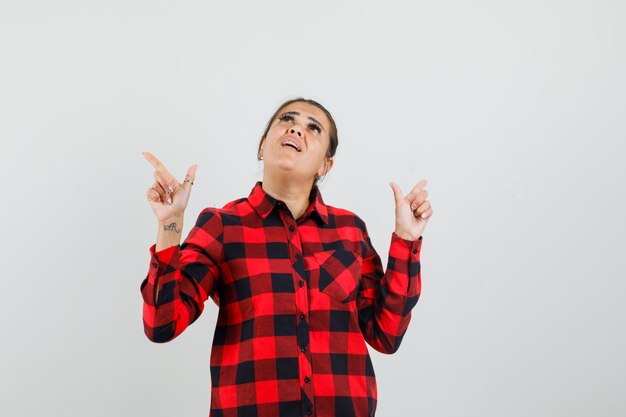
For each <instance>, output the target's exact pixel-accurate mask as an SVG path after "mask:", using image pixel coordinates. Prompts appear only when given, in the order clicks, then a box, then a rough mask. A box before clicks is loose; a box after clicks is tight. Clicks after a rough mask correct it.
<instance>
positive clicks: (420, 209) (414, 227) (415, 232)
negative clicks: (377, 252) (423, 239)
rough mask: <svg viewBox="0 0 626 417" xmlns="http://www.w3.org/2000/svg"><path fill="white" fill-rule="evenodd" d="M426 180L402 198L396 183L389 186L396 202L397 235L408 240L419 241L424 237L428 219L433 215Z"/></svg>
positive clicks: (421, 181)
mask: <svg viewBox="0 0 626 417" xmlns="http://www.w3.org/2000/svg"><path fill="white" fill-rule="evenodd" d="M426 184H427V181H426V180H425V179H422V180H420V181H419V182H418V183H417V185H416V186H415V187H413V189H412V190H411V192H409V193H408V194H407V195H406V196H404V197H403V196H402V191H401V190H400V187H399V186H398V184H396V183H395V182H390V183H389V185H390V186H391V189H392V190H393V196H394V198H395V200H396V230H395V233H396V234H397V235H398V236H400V237H401V238H403V239H406V240H417V239H419V238H420V236H422V233H423V232H424V228H425V227H426V223H428V219H429V218H430V216H431V215H432V214H433V209H432V208H430V202H429V201H428V200H426V197H427V196H428V191H426V190H424V189H423V188H424V187H425V186H426Z"/></svg>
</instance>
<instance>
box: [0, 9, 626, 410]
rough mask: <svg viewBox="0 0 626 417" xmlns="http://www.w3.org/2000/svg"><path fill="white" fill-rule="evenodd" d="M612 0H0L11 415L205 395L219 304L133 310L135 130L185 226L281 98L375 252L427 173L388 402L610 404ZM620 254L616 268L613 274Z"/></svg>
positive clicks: (621, 367)
mask: <svg viewBox="0 0 626 417" xmlns="http://www.w3.org/2000/svg"><path fill="white" fill-rule="evenodd" d="M625 12H626V3H624V2H623V1H621V0H620V1H555V0H549V1H546V0H542V1H528V0H526V1H521V0H518V1H511V0H504V1H501V0H500V1H495V0H494V1H473V2H468V1H449V0H443V1H436V2H432V1H429V2H426V1H411V2H408V1H407V2H397V1H385V2H381V1H377V2H364V1H358V2H357V1H350V2H340V1H333V2H330V1H328V2H327V1H315V2H276V1H263V2H253V1H249V2H230V3H229V2H209V1H179V2H174V1H154V0H152V1H106V2H105V1H54V2H50V1H19V2H18V1H7V0H2V1H1V3H0V141H1V148H0V158H1V160H0V168H1V170H2V171H1V172H0V174H1V178H2V187H1V190H2V191H1V195H2V199H1V200H0V201H1V204H0V207H1V210H2V219H3V220H4V222H3V224H2V231H3V234H2V236H3V239H2V243H1V245H2V247H1V248H0V249H1V250H0V256H1V257H2V259H1V264H0V265H1V267H2V271H1V272H0V277H1V282H0V283H1V289H0V308H1V309H2V310H1V311H0V328H1V334H2V337H1V342H0V348H1V352H0V414H2V415H3V416H15V417H17V416H36V415H40V416H81V417H82V416H91V417H96V416H113V415H115V416H146V417H147V416H150V417H158V416H172V415H177V416H182V415H185V416H206V415H207V414H208V409H209V402H210V397H209V396H210V375H209V354H210V347H211V341H212V336H213V329H214V325H215V318H216V316H217V307H216V306H215V305H214V304H213V303H212V302H210V301H209V302H208V303H207V305H206V309H205V311H204V313H203V315H202V316H201V317H200V319H199V320H198V321H197V322H196V323H194V324H193V325H192V326H191V327H189V328H188V329H187V330H186V331H185V333H184V334H182V335H181V336H179V337H178V338H177V339H175V340H174V341H172V342H170V343H167V344H154V343H152V342H150V341H149V340H148V339H147V338H146V337H145V335H144V333H143V326H142V320H141V317H142V316H141V307H142V299H141V295H140V292H139V285H140V283H141V281H142V280H143V279H144V278H145V275H146V273H147V271H148V266H149V255H148V248H149V247H150V245H152V244H153V243H154V241H155V239H156V232H157V228H156V220H155V218H154V215H153V213H152V211H151V209H150V207H149V205H148V203H147V201H146V196H145V195H146V190H147V189H148V187H149V186H150V185H152V183H153V182H154V179H153V177H152V172H153V168H152V167H151V165H150V164H149V163H148V162H147V161H146V160H145V159H144V158H143V156H142V155H141V152H142V151H150V152H152V153H154V154H155V155H156V156H157V157H159V158H160V159H161V160H162V161H163V163H164V164H165V165H166V166H167V167H168V168H169V169H170V171H171V172H173V173H174V174H175V175H177V176H178V177H179V180H180V181H182V179H183V177H184V174H185V172H186V170H187V168H188V167H189V166H190V165H191V164H193V163H198V164H199V165H198V171H197V177H196V183H195V185H194V189H193V193H192V195H191V200H190V203H189V206H188V209H187V211H186V219H185V226H184V232H183V233H184V235H185V236H186V235H187V233H188V231H189V229H190V228H191V226H192V225H193V222H194V221H195V220H196V217H197V215H198V214H199V212H200V211H201V210H202V209H203V208H204V207H207V206H218V207H221V206H222V205H224V204H225V203H227V202H229V201H231V200H234V199H236V198H240V197H246V196H247V195H248V193H249V192H250V190H251V189H252V187H253V185H254V182H255V181H256V180H258V179H260V178H261V173H262V171H261V170H262V165H260V163H259V162H257V160H256V149H257V144H258V140H259V138H260V136H261V134H262V132H263V129H264V127H265V124H266V122H267V119H268V118H269V117H270V116H271V114H272V112H273V111H274V110H275V108H276V107H277V106H278V105H279V104H280V103H281V102H282V101H284V100H286V99H289V98H293V97H296V96H304V97H307V98H312V99H315V100H318V101H319V102H320V103H322V104H323V105H325V106H326V107H327V108H328V109H329V110H330V111H331V113H332V114H333V116H334V117H335V120H336V122H337V125H338V130H339V147H338V150H337V156H336V161H335V167H334V168H333V170H332V171H331V173H330V174H329V175H328V176H327V177H326V179H325V180H324V182H323V183H322V186H321V190H322V194H323V197H324V199H325V201H326V202H327V203H328V204H330V205H334V206H338V207H344V208H347V209H349V210H352V211H354V212H355V213H357V214H358V215H360V216H361V217H362V218H363V219H364V220H365V222H366V223H367V225H368V229H369V231H370V234H371V236H372V239H373V243H374V246H375V248H376V249H377V250H378V252H379V254H380V255H381V258H382V259H383V263H384V264H385V263H386V259H387V250H388V245H389V241H390V238H391V232H392V231H393V227H394V211H393V210H394V206H393V194H392V191H391V189H390V187H389V185H388V182H389V181H390V180H393V181H396V182H397V183H398V184H399V185H400V187H401V188H402V189H403V191H404V192H405V193H406V192H408V191H409V189H410V188H411V187H413V186H414V185H415V184H416V183H417V182H418V181H419V180H420V179H421V178H426V179H427V180H428V181H429V183H428V185H427V187H426V189H427V190H428V191H429V193H430V195H429V197H428V199H429V200H430V201H431V204H432V207H433V210H434V214H433V216H432V218H431V220H430V221H429V225H428V226H427V227H426V230H425V232H424V235H423V236H424V243H423V248H422V279H423V287H422V297H421V298H420V301H419V303H418V304H417V306H416V307H415V309H414V311H413V319H412V322H411V325H410V326H409V329H408V332H407V334H406V336H405V338H404V340H403V342H402V345H401V347H400V350H399V351H398V352H397V353H396V354H394V355H388V356H386V355H382V354H379V353H377V352H375V351H374V350H373V349H370V352H371V354H372V359H373V362H374V368H375V371H376V374H377V379H378V383H379V404H378V412H377V416H380V417H393V416H398V415H411V416H427V417H440V416H450V417H453V416H454V417H456V416H480V417H491V416H494V417H495V416H503V415H506V416H509V417H516V416H520V417H521V416H524V417H525V416H529V415H532V416H568V417H572V416H590V415H594V416H624V415H626V397H625V396H624V393H625V392H626V361H625V359H624V352H625V351H626V338H625V334H624V331H625V328H626V307H625V302H624V294H625V291H626V284H625V281H624V264H623V259H624V251H625V249H626V245H625V244H624V235H625V232H626V227H625V221H624V212H625V210H626V203H625V198H624V191H625V187H624V184H623V182H624V180H625V179H626V172H625V168H624V160H625V159H626V158H625V157H624V155H625V154H626V152H625V150H626V149H625V148H626V146H625V145H624V140H625V139H626V135H625V134H624V133H625V125H626V117H625V116H626V114H625V113H626V82H625V76H624V74H626V53H625V51H626V45H625V44H626V29H625V27H626V26H625V25H624V21H625V17H626V13H625ZM620 277H621V278H620Z"/></svg>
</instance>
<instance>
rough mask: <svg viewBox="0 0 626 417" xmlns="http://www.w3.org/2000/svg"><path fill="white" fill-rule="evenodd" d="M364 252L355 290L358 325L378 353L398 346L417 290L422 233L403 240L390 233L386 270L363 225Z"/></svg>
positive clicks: (418, 288) (418, 289) (420, 285)
mask: <svg viewBox="0 0 626 417" xmlns="http://www.w3.org/2000/svg"><path fill="white" fill-rule="evenodd" d="M364 240H365V256H364V258H363V267H362V275H361V282H360V285H359V290H358V293H357V308H358V314H359V327H360V328H361V332H362V333H363V336H364V337H365V340H366V341H367V343H368V344H369V345H370V346H372V347H373V348H374V349H376V350H377V351H379V352H381V353H387V354H391V353H394V352H396V351H397V350H398V348H399V347H400V343H401V342H402V338H403V337H404V334H405V333H406V330H407V328H408V326H409V322H410V321H411V310H412V309H413V307H414V306H415V305H416V304H417V300H418V299H419V296H420V293H421V287H422V282H421V272H420V253H421V248H422V236H420V237H419V239H417V240H413V241H411V240H405V239H402V238H401V237H399V236H398V235H397V234H396V233H395V232H393V233H392V235H391V245H390V247H389V258H388V262H387V270H386V271H384V270H383V267H382V262H381V260H380V257H379V256H378V254H377V253H376V251H375V250H374V248H373V246H372V242H371V240H370V238H369V236H368V234H367V229H365V228H364Z"/></svg>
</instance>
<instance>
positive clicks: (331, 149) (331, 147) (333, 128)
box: [256, 97, 339, 185]
mask: <svg viewBox="0 0 626 417" xmlns="http://www.w3.org/2000/svg"><path fill="white" fill-rule="evenodd" d="M291 103H307V104H311V105H313V106H315V107H317V108H318V109H320V110H321V111H323V112H324V114H325V115H326V117H327V118H328V121H329V122H330V130H329V131H328V137H329V139H330V140H329V142H328V149H327V150H326V156H327V157H328V158H332V157H333V156H335V152H336V151H337V145H339V137H338V136H337V125H336V124H335V119H333V116H331V114H330V112H329V111H328V110H326V108H325V107H324V106H322V105H321V104H320V103H318V102H317V101H315V100H311V99H307V98H304V97H298V98H294V99H291V100H287V101H285V102H284V103H282V104H281V105H280V106H278V108H277V109H276V111H275V112H274V114H273V115H272V117H270V120H269V121H268V122H267V126H266V127H265V132H263V136H261V140H260V141H259V148H258V149H257V153H256V157H257V159H258V160H259V161H260V160H261V155H260V153H261V145H262V144H263V141H264V140H265V137H266V136H267V132H269V130H270V127H271V126H272V122H273V121H274V120H275V119H276V117H278V114H279V113H280V112H281V110H282V109H284V108H285V107H287V106H288V105H290V104H291ZM321 178H323V177H321ZM319 181H320V177H319V176H317V175H316V176H315V182H314V184H313V185H317V183H318V182H319Z"/></svg>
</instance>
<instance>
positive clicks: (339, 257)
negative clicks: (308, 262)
mask: <svg viewBox="0 0 626 417" xmlns="http://www.w3.org/2000/svg"><path fill="white" fill-rule="evenodd" d="M314 258H315V261H316V262H317V264H318V266H319V281H318V287H319V290H320V292H322V293H324V294H326V295H328V296H330V297H332V298H334V299H335V300H337V301H339V302H341V303H344V304H348V303H350V302H352V301H354V300H355V299H356V294H357V290H358V286H359V281H360V278H361V264H362V261H361V256H360V255H358V254H356V253H354V252H352V251H348V250H344V249H334V250H331V251H323V252H316V253H315V254H314Z"/></svg>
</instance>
